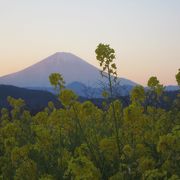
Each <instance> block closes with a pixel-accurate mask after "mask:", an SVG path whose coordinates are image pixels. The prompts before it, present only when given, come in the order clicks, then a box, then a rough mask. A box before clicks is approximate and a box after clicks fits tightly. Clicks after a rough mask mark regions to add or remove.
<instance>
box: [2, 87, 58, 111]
mask: <svg viewBox="0 0 180 180" xmlns="http://www.w3.org/2000/svg"><path fill="white" fill-rule="evenodd" d="M8 96H11V97H14V98H21V99H24V100H25V103H26V105H27V108H28V109H30V111H31V112H38V111H41V110H42V109H43V108H45V107H47V105H48V102H49V101H52V102H53V103H54V104H55V105H56V106H58V107H60V102H59V101H58V99H57V97H56V96H55V95H53V94H51V93H49V92H46V91H40V90H29V89H25V88H18V87H15V86H10V85H0V109H1V108H3V107H6V108H10V107H9V104H8V102H7V97H8Z"/></svg>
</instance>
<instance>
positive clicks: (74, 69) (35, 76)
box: [0, 52, 136, 88]
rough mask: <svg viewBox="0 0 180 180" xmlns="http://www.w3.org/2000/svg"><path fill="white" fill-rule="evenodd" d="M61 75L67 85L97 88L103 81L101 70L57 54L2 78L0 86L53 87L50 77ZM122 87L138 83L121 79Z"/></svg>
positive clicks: (81, 61) (64, 53)
mask: <svg viewBox="0 0 180 180" xmlns="http://www.w3.org/2000/svg"><path fill="white" fill-rule="evenodd" d="M54 72H56V73H61V74H62V75H63V77H64V79H65V82H66V84H71V83H74V82H79V83H82V84H84V85H86V86H91V87H96V85H97V83H98V81H99V80H101V79H102V77H101V75H100V72H99V69H98V68H96V67H95V66H93V65H91V64H89V63H88V62H86V61H85V60H83V59H81V58H79V57H77V56H75V55H74V54H71V53H66V52H57V53H55V54H53V55H51V56H49V57H47V58H45V59H43V60H42V61H40V62H38V63H36V64H34V65H32V66H30V67H28V68H26V69H24V70H21V71H19V72H16V73H12V74H9V75H6V76H2V77H0V84H6V85H14V86H18V87H34V88H37V87H42V88H48V87H51V85H50V83H49V75H50V74H51V73H54ZM119 79H120V83H121V85H128V86H135V85H136V83H135V82H133V81H130V80H127V79H125V78H119Z"/></svg>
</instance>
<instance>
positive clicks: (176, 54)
mask: <svg viewBox="0 0 180 180" xmlns="http://www.w3.org/2000/svg"><path fill="white" fill-rule="evenodd" d="M0 3H1V6H0V15H1V16H0V20H1V28H0V39H1V45H0V50H1V53H0V65H1V66H0V76H3V75H7V74H10V73H13V72H17V71H19V70H22V69H24V68H27V67H28V66H30V65H33V64H35V63H37V62H39V61H41V60H42V59H44V58H46V57H48V56H50V55H52V54H54V53H55V52H70V53H73V54H75V55H77V56H79V57H80V58H82V59H85V60H86V61H87V62H89V63H90V64H93V65H95V66H96V67H99V66H98V62H97V61H96V58H95V53H94V50H95V49H96V47H97V45H98V43H100V42H102V43H108V44H110V45H111V47H112V48H114V49H115V51H116V57H117V58H116V64H117V66H118V75H119V76H120V77H125V78H127V79H130V80H132V81H135V82H137V83H140V84H142V85H146V82H147V80H148V78H149V77H150V76H154V75H155V76H157V77H158V79H159V80H160V82H161V83H163V84H165V85H168V84H174V85H176V81H175V74H176V73H177V71H178V69H179V68H180V33H179V32H180V21H179V20H180V1H178V0H172V1H169V0H152V1H150V0H149V1H143V0H137V1H136V2H135V1H132V0H127V1H123V0H112V1H107V0H106V1H105V0H104V1H103V0H96V1H95V0H92V1H88V2H84V1H82V0H77V1H75V2H72V1H69V0H66V1H65V0H60V1H58V0H54V1H43V0H39V1H35V0H31V1H24V0H14V1H10V0H0Z"/></svg>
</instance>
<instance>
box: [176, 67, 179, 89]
mask: <svg viewBox="0 0 180 180" xmlns="http://www.w3.org/2000/svg"><path fill="white" fill-rule="evenodd" d="M176 81H177V84H178V85H179V86H180V69H179V71H178V73H177V74H176Z"/></svg>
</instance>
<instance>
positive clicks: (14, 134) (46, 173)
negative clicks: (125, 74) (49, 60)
mask: <svg viewBox="0 0 180 180" xmlns="http://www.w3.org/2000/svg"><path fill="white" fill-rule="evenodd" d="M96 55H97V60H98V61H99V64H100V66H101V68H102V72H101V74H102V76H103V78H107V80H108V82H109V84H108V89H105V90H103V92H102V94H103V97H104V100H103V102H102V107H101V108H99V107H97V106H96V105H94V104H93V103H92V102H90V101H85V102H79V101H78V100H77V99H78V97H77V95H76V94H75V93H74V92H73V91H71V90H68V89H66V88H65V82H64V80H63V77H62V76H61V74H58V73H53V74H51V76H50V77H49V80H50V83H51V84H52V85H53V86H54V87H55V89H56V90H57V92H59V95H58V99H59V101H60V102H61V104H62V105H63V108H56V107H55V106H54V104H53V103H52V102H49V104H48V106H47V107H46V108H45V109H44V110H43V111H41V112H38V113H37V114H35V115H31V114H30V112H29V111H27V110H25V109H24V107H25V103H26V102H25V101H24V100H22V99H15V98H12V97H8V102H9V105H10V106H11V107H12V110H11V111H8V110H7V109H6V108H2V109H1V115H0V179H5V180H6V179H7V180H9V179H17V180H19V179H22V180H36V179H41V180H53V179H77V180H79V179H85V180H96V179H97V180H99V179H103V180H106V179H110V180H121V179H122V180H126V179H127V180H134V179H137V180H139V179H143V180H145V179H146V180H153V179H155V180H161V179H162V180H164V179H169V180H178V179H180V92H179V94H178V93H177V97H176V99H175V100H174V101H173V102H172V103H171V106H168V108H163V107H160V106H159V102H160V100H161V99H164V102H167V103H168V98H167V97H166V96H165V94H164V86H163V85H162V84H160V82H159V81H158V79H157V78H156V77H151V78H150V79H149V80H148V87H149V89H148V90H147V91H145V90H144V88H143V87H142V86H136V87H135V88H134V89H133V90H132V92H131V96H130V104H129V105H128V106H126V107H124V106H123V105H122V102H121V101H120V100H118V99H117V98H116V94H115V91H114V85H115V83H116V76H117V72H116V69H117V68H116V64H115V63H114V59H115V52H114V49H112V48H110V46H109V45H104V44H99V45H98V47H97V49H96ZM176 80H177V84H178V85H179V86H180V70H179V71H178V73H177V75H176ZM147 101H148V103H147Z"/></svg>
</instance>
